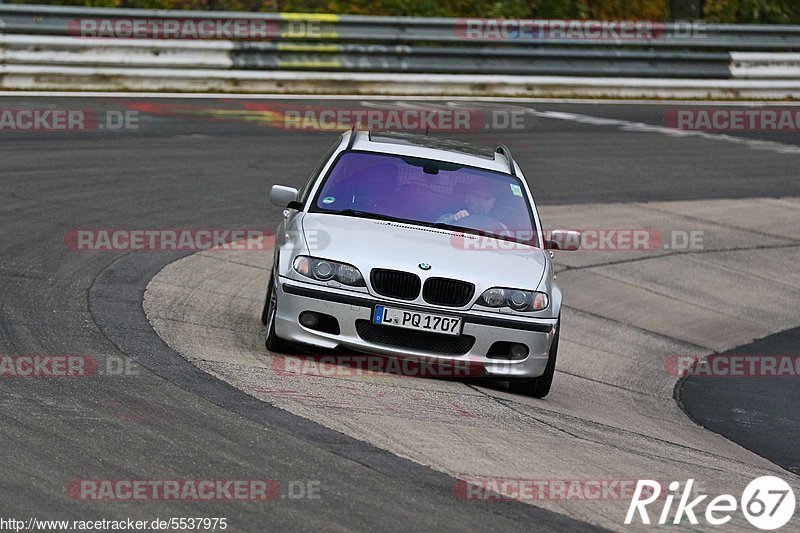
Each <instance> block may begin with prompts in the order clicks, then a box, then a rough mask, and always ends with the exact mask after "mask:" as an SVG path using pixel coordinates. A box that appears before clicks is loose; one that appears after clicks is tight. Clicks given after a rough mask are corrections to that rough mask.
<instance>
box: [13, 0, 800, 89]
mask: <svg viewBox="0 0 800 533" xmlns="http://www.w3.org/2000/svg"><path fill="white" fill-rule="evenodd" d="M494 22H495V24H497V21H494ZM514 22H515V21H511V23H512V24H513V23H514ZM645 22H646V21H645ZM134 23H136V24H141V26H138V28H139V29H140V30H141V28H145V29H147V28H150V29H151V30H152V28H154V27H155V28H160V30H157V31H156V34H155V37H158V38H142V39H137V38H118V37H120V35H122V36H124V37H128V36H131V35H137V33H136V32H133V31H130V32H129V35H128V34H125V31H122V32H119V31H117V34H115V38H97V37H96V35H104V34H105V33H104V32H107V31H108V28H112V29H116V30H119V28H127V29H128V30H131V29H132V28H133V24H134ZM491 23H492V21H491V20H488V21H487V20H477V19H475V20H466V19H463V20H462V19H444V18H429V19H428V18H413V17H368V16H344V15H343V16H337V15H328V14H320V15H316V14H294V13H241V12H237V13H230V12H208V11H202V12H201V11H164V10H139V9H107V8H80V7H60V6H38V5H17V4H2V3H0V86H3V87H10V86H13V85H14V84H16V85H20V86H25V87H28V88H30V87H36V86H39V85H41V86H47V87H58V88H70V87H74V86H75V84H76V81H75V80H77V79H79V77H80V76H81V75H82V74H81V73H84V74H83V75H86V76H92V82H93V83H94V85H93V86H103V83H102V80H103V79H104V78H108V80H109V81H108V82H107V85H108V86H109V87H113V88H126V87H128V86H130V85H131V83H132V82H130V81H125V82H120V83H117V80H116V77H124V79H125V80H135V81H136V83H134V84H133V85H135V86H136V87H142V86H148V85H147V83H144V82H141V80H156V79H157V80H159V81H158V83H155V82H153V85H152V86H153V87H161V88H163V87H165V86H169V84H168V83H167V82H166V81H165V80H168V79H171V78H172V79H175V80H176V84H175V87H177V88H180V87H181V86H182V84H186V83H188V82H186V80H189V79H191V80H192V81H191V87H192V88H193V89H194V90H196V89H197V86H198V83H199V82H198V73H199V72H200V71H202V72H204V73H206V74H205V75H207V73H208V72H212V71H227V74H220V76H219V77H220V79H222V78H224V79H225V80H226V82H225V83H227V84H229V85H231V86H233V87H236V86H237V83H238V82H237V80H255V79H259V80H263V79H267V78H270V80H269V84H272V85H265V86H268V87H270V88H272V87H278V88H280V87H281V83H282V82H281V81H279V80H277V78H279V77H283V78H285V79H289V78H288V77H287V76H288V75H289V74H291V73H292V72H297V73H299V74H304V71H305V72H308V71H312V72H319V73H322V72H330V73H348V72H350V73H354V74H355V73H362V74H363V75H364V76H369V75H372V74H375V75H377V74H405V75H411V74H419V75H423V74H436V75H452V76H461V77H462V79H460V80H459V81H458V82H457V83H459V84H462V85H463V84H466V83H468V82H469V81H468V79H467V80H465V79H464V78H463V77H468V76H473V77H475V80H476V81H475V83H474V84H473V85H472V86H473V87H476V90H478V91H480V90H482V89H480V87H481V84H483V85H484V86H491V87H494V89H492V90H493V91H496V90H497V87H498V83H506V84H508V83H514V84H516V85H515V86H516V87H517V88H516V89H514V90H515V91H516V92H515V94H519V93H520V91H522V92H524V89H523V88H521V85H520V84H518V83H517V81H519V80H521V79H522V77H529V78H530V79H531V80H534V79H535V78H536V77H550V78H554V77H555V78H557V79H556V80H555V81H554V80H553V79H551V80H550V81H548V82H547V83H550V84H551V85H552V84H555V86H556V87H563V86H568V85H569V83H570V81H569V80H570V79H571V78H575V79H578V78H581V77H582V79H583V80H584V81H583V82H581V83H583V84H584V85H585V86H594V84H593V83H591V79H592V78H620V79H622V78H625V79H631V80H634V81H635V80H653V82H654V83H656V84H658V83H661V82H660V81H659V80H661V81H666V80H675V81H676V82H679V83H678V85H679V86H685V87H686V88H687V90H688V89H689V88H690V87H691V84H692V81H691V80H706V81H710V80H725V79H745V80H746V79H754V80H755V79H759V80H795V79H797V80H800V53H797V52H800V26H763V25H761V26H743V25H722V24H716V25H712V24H702V23H694V24H690V23H666V24H664V23H648V24H650V26H649V30H650V31H649V33H648V32H645V33H644V34H643V35H644V36H642V37H640V36H637V37H636V38H629V39H623V38H590V37H584V38H581V37H580V36H578V37H575V36H574V35H573V36H572V37H575V38H569V39H564V38H555V37H559V35H562V34H563V32H562V34H559V33H558V32H550V33H548V32H544V34H543V33H542V32H539V33H538V34H537V33H536V32H532V31H529V32H520V33H519V38H513V37H514V33H513V27H512V31H511V32H510V33H509V34H504V35H505V36H506V37H507V36H508V35H511V37H512V38H500V39H497V38H495V37H497V34H492V35H488V34H487V35H488V37H487V38H467V37H466V35H467V34H466V33H465V32H466V31H467V29H468V28H469V27H470V26H469V25H470V24H477V25H478V26H481V25H484V26H485V27H489V25H490V24H491ZM516 23H517V24H519V25H522V24H523V23H529V24H539V25H540V26H537V27H538V28H541V27H544V28H548V26H547V25H548V24H562V25H563V24H565V22H564V21H516ZM581 23H582V24H585V25H591V24H592V21H581ZM596 23H597V24H603V23H605V24H608V21H596ZM170 24H172V26H173V30H174V26H175V25H176V24H177V25H178V27H180V28H181V29H186V27H193V28H198V27H201V26H202V25H205V26H206V27H210V28H212V30H211V31H209V32H206V33H204V34H202V35H200V36H198V35H194V36H195V37H201V38H194V39H192V38H171V39H164V38H161V37H165V36H169V35H175V32H173V33H172V34H169V33H168V32H166V31H163V30H164V28H166V27H167V26H168V25H170ZM237 24H238V25H239V26H237ZM226 25H227V26H226ZM237 27H238V28H239V30H241V29H242V28H243V30H242V31H239V30H236V28H237ZM104 28H105V29H104ZM254 28H255V29H257V30H258V31H254ZM518 29H519V28H518ZM95 30H99V31H95ZM237 31H238V32H239V33H237ZM93 32H94V33H93ZM142 33H144V35H145V36H151V34H149V33H148V32H147V31H143V32H142V31H140V32H139V34H142ZM471 37H474V36H471ZM484 37H486V36H484ZM270 72H274V73H281V76H271V75H270V74H269V73H270ZM262 73H263V75H262ZM284 73H285V74H286V75H287V76H284ZM492 76H494V77H495V78H492ZM509 76H515V77H517V81H513V82H511V81H509V80H511V78H508V77H509ZM215 77H216V75H215ZM362 77H363V76H362ZM478 77H482V78H481V79H480V81H478ZM499 77H505V79H506V81H505V82H496V80H497V79H499ZM300 78H302V80H303V81H302V83H303V84H305V85H303V87H304V89H303V90H308V89H307V87H308V86H309V85H310V84H311V82H310V81H309V79H308V76H305V75H304V76H300ZM300 78H298V79H300ZM320 79H321V78H320ZM364 79H365V80H366V79H368V78H364ZM65 80H66V81H65ZM98 80H100V81H98ZM681 80H685V82H686V83H685V84H684V83H683V81H681ZM295 81H297V80H295ZM143 83H144V84H143ZM265 83H266V82H265ZM365 83H367V82H365ZM398 83H400V82H398ZM439 83H444V82H443V81H440V82H439ZM454 83H456V82H454ZM526 83H527V82H526ZM576 83H577V82H576ZM37 84H39V85H37ZM681 84H683V85H681ZM606 85H608V84H606ZM673 85H674V84H673ZM695 85H696V86H698V85H697V84H696V83H695ZM739 85H741V84H739ZM739 85H736V86H731V87H736V88H735V89H730V90H739ZM636 86H641V87H648V86H649V85H648V84H644V85H642V84H641V83H639V82H636ZM665 86H666V85H665ZM761 86H763V84H762V85H761ZM704 87H705V85H704ZM743 87H746V85H744V86H743ZM778 87H779V89H777V90H779V91H783V90H785V89H784V88H785V87H788V86H787V85H785V84H783V85H778ZM559 90H560V89H559ZM703 91H705V89H702V90H699V92H697V93H692V94H700V95H703V94H711V92H703ZM791 91H794V89H791ZM726 94H727V93H726ZM787 94H789V93H787ZM790 94H791V95H794V94H795V93H794V92H791V93H790Z"/></svg>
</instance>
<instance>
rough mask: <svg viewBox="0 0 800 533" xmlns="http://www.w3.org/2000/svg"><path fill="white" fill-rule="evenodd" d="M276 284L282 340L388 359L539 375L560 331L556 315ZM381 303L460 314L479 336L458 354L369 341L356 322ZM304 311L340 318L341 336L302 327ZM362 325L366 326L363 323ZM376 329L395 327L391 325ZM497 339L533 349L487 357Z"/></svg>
mask: <svg viewBox="0 0 800 533" xmlns="http://www.w3.org/2000/svg"><path fill="white" fill-rule="evenodd" d="M277 285H278V287H277V289H278V308H277V310H276V314H275V333H276V334H277V335H278V336H279V337H280V338H282V339H285V340H288V341H293V342H298V343H303V344H307V345H311V346H317V347H320V348H328V349H333V348H336V347H338V346H341V347H344V348H349V349H352V350H357V351H360V352H369V353H376V354H380V355H385V356H389V357H399V358H402V357H408V356H411V357H416V358H424V359H428V360H437V361H442V362H452V363H456V364H468V365H470V366H473V365H475V366H479V367H482V369H483V373H482V375H483V376H484V377H496V378H534V377H538V376H541V375H542V374H543V373H544V370H545V366H546V365H547V360H548V357H549V351H550V344H551V343H552V341H553V337H554V335H555V327H556V322H557V319H536V320H531V319H522V320H520V319H513V318H510V317H504V316H497V314H489V313H480V312H473V311H468V312H452V311H448V310H447V309H444V308H440V307H434V306H431V307H425V308H420V307H419V306H416V305H408V304H406V303H402V302H397V301H392V300H390V299H377V298H374V297H373V296H371V295H368V294H358V293H355V292H353V291H342V290H337V289H330V288H328V287H320V286H319V285H314V284H310V283H303V282H299V281H297V280H291V279H288V278H279V281H278V284H277ZM376 304H387V305H391V306H393V307H400V308H408V309H412V310H419V311H423V312H430V313H438V314H444V315H456V316H461V317H463V318H464V325H463V330H462V335H469V336H472V337H474V338H475V342H474V343H473V344H472V346H471V347H470V348H469V350H468V351H467V352H466V353H463V354H459V355H453V354H443V353H435V352H431V351H422V350H415V349H411V348H406V347H399V346H394V345H391V344H387V343H383V342H371V341H368V340H365V339H364V338H363V337H362V336H361V335H359V332H358V330H357V326H356V321H366V322H370V321H371V319H372V310H373V307H374V306H375V305H376ZM304 311H314V312H317V313H324V314H327V315H332V316H334V317H335V318H336V319H337V320H338V322H339V328H340V332H339V334H338V335H336V334H332V333H325V332H322V331H317V330H314V329H310V328H307V327H305V326H303V325H302V324H300V321H299V316H300V314H301V313H302V312H304ZM360 324H361V326H362V327H363V326H364V322H360ZM377 327H379V328H387V329H389V328H391V326H377ZM391 329H392V330H394V329H395V328H391ZM496 341H506V342H513V343H520V344H525V345H526V346H527V347H528V356H527V357H526V358H524V359H519V360H507V359H493V358H489V357H487V353H488V352H489V348H490V347H491V345H492V344H493V343H494V342H496Z"/></svg>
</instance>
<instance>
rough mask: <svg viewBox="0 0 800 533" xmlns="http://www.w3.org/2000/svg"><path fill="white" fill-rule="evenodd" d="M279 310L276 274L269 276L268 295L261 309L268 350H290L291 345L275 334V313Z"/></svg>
mask: <svg viewBox="0 0 800 533" xmlns="http://www.w3.org/2000/svg"><path fill="white" fill-rule="evenodd" d="M277 311H278V295H277V293H276V292H275V274H272V275H271V276H270V277H269V286H268V287H267V297H266V300H265V301H264V309H263V310H262V311H261V322H263V323H264V325H265V326H267V342H266V346H267V350H269V351H270V352H284V353H287V352H289V351H290V348H291V345H290V344H289V343H288V342H286V341H285V340H283V339H281V338H280V337H278V336H277V335H276V334H275V314H276V313H277Z"/></svg>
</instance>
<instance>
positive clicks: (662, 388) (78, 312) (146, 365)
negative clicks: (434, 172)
mask: <svg viewBox="0 0 800 533" xmlns="http://www.w3.org/2000/svg"><path fill="white" fill-rule="evenodd" d="M0 98H2V100H0V104H2V106H0V107H2V108H3V109H6V108H12V109H29V110H30V109H38V110H42V109H48V110H55V109H61V110H64V109H68V110H82V111H83V112H84V113H85V115H86V116H97V117H101V120H100V123H104V124H108V122H104V120H103V119H102V117H106V120H107V117H108V115H107V112H108V111H111V112H112V113H113V114H114V116H115V117H116V116H119V114H120V113H122V114H124V113H125V112H134V113H135V114H134V115H129V116H131V117H132V116H135V117H136V118H135V127H128V128H120V129H113V130H112V129H109V128H108V127H105V128H102V129H100V128H89V129H88V130H81V131H41V130H40V131H7V130H6V131H0V161H2V166H0V172H2V193H3V194H2V198H3V199H4V202H3V206H2V209H3V212H2V218H1V219H0V225H1V226H2V231H0V251H2V254H1V255H0V293H2V300H0V326H1V327H0V355H21V354H40V355H54V354H76V355H81V356H86V357H89V358H93V359H96V361H97V365H98V371H97V372H94V373H93V374H92V375H91V376H87V377H69V378H25V377H4V378H3V379H2V380H0V387H2V394H1V395H0V398H1V399H2V402H3V409H2V413H3V416H2V418H0V434H2V435H3V437H4V440H5V442H4V449H5V458H6V460H5V461H4V465H3V472H2V473H3V475H2V480H1V481H0V487H2V493H1V494H2V499H0V515H1V516H3V517H16V518H25V519H27V518H28V517H37V518H52V519H70V520H72V519H74V520H86V519H99V518H109V519H110V518H117V519H119V518H127V517H131V518H134V519H141V520H153V519H155V518H161V519H167V520H168V519H169V518H171V517H185V516H190V515H192V516H202V517H226V518H227V520H228V523H229V525H230V527H229V529H230V530H233V531H263V530H265V529H267V528H272V527H276V528H278V527H280V528H286V529H290V530H299V529H310V528H319V529H323V530H367V529H381V530H421V529H428V528H434V527H435V528H437V529H443V530H486V529H497V530H518V529H519V528H520V527H533V526H535V527H537V528H541V529H545V530H581V531H583V530H587V529H590V528H592V527H595V528H609V529H617V530H619V529H623V527H624V526H623V524H622V520H623V518H624V514H625V510H626V509H627V503H628V502H627V500H626V501H611V502H585V501H572V500H570V501H533V502H516V501H503V502H499V501H484V502H474V501H462V500H461V499H459V498H458V497H457V494H456V492H457V491H455V490H454V487H457V486H458V481H457V480H458V479H460V478H463V477H469V476H494V477H498V478H512V477H518V478H526V479H544V478H547V479H561V480H565V479H583V480H587V479H639V478H643V477H645V476H652V477H653V479H663V480H672V479H677V480H685V479H687V478H689V477H696V478H697V479H700V480H703V481H704V482H705V485H706V487H707V488H708V489H709V490H710V491H716V493H719V490H729V491H731V492H732V493H734V494H736V493H737V491H738V492H741V490H742V488H743V487H744V485H745V484H746V481H747V480H748V479H752V478H754V477H756V476H758V475H765V474H773V475H778V476H781V477H782V478H783V479H785V480H787V481H788V482H789V483H790V484H791V485H792V486H793V487H794V488H795V492H797V488H798V487H800V478H798V477H797V474H798V473H799V471H798V464H800V456H798V451H797V444H796V443H797V440H796V438H797V435H798V430H797V428H798V427H800V415H798V411H800V410H798V409H797V401H796V398H797V396H796V395H797V392H796V391H797V390H800V389H798V387H797V385H798V378H797V377H783V378H780V380H779V381H780V382H779V384H778V385H777V386H772V385H771V382H770V381H769V380H766V381H765V380H763V379H761V380H750V379H741V380H738V381H737V382H736V386H735V387H731V386H730V385H729V384H728V383H727V382H726V381H730V380H725V379H706V378H703V379H700V378H698V379H687V380H685V381H681V382H680V385H679V387H678V389H677V391H676V390H675V384H676V383H677V382H678V379H677V377H675V376H672V375H670V374H669V373H668V372H667V371H666V370H665V368H666V367H665V360H666V358H667V357H669V356H670V355H674V354H690V355H698V356H700V355H707V354H709V353H729V354H735V353H767V354H783V355H797V349H798V336H797V333H796V329H795V330H794V331H791V330H792V329H793V328H797V327H798V326H800V309H798V306H797V302H798V301H800V291H798V286H800V278H799V277H798V271H797V264H798V260H800V253H799V252H798V245H799V244H800V200H798V198H797V197H798V196H800V187H799V186H798V183H797V170H796V169H797V168H798V167H799V166H800V142H798V136H797V132H796V131H794V132H792V131H786V132H779V133H768V132H749V133H737V132H725V133H719V134H717V133H698V132H675V131H673V130H669V129H667V128H665V127H664V117H665V113H668V112H669V111H670V110H672V109H674V106H668V105H661V104H647V105H642V104H615V103H604V104H597V103H548V102H535V103H523V102H517V103H511V104H510V103H504V102H501V103H496V104H491V103H488V102H481V103H474V104H470V103H468V102H463V101H454V102H455V104H452V105H456V106H462V107H468V108H469V107H470V106H473V107H474V108H477V109H480V110H481V112H484V113H492V112H497V113H501V114H508V113H518V114H519V116H521V117H523V122H524V127H522V128H519V129H492V128H483V127H481V128H477V127H476V128H475V129H473V130H470V131H460V132H453V133H449V134H448V133H446V132H445V133H438V132H434V133H433V134H434V135H440V134H441V135H449V136H453V137H456V138H461V139H465V140H470V141H472V142H476V143H479V144H485V145H490V146H491V145H495V144H498V143H500V142H502V143H505V144H507V145H508V146H509V147H510V148H511V149H512V151H513V152H514V155H515V158H516V159H517V161H518V162H519V164H520V165H521V166H522V167H523V169H525V170H526V173H527V175H528V178H529V180H530V181H531V184H532V188H533V190H534V195H535V196H536V199H537V201H538V202H539V204H540V205H542V206H544V208H543V210H542V211H543V213H542V218H543V220H544V223H545V224H546V225H547V226H548V227H551V228H552V227H555V226H556V225H562V226H567V227H576V228H658V229H659V230H660V231H661V232H662V234H664V235H666V233H664V232H669V231H672V230H680V231H695V230H698V231H702V232H703V235H704V241H703V242H704V247H703V249H702V250H694V251H692V250H686V251H681V250H678V251H675V250H665V249H661V250H658V251H655V252H653V253H647V252H644V253H642V252H621V251H617V250H605V251H587V252H585V253H577V254H573V255H571V256H567V255H562V254H559V255H557V257H556V262H557V263H559V264H560V265H561V268H562V270H561V272H560V273H559V278H558V282H559V283H560V284H561V286H562V288H564V292H565V300H564V301H565V306H566V308H565V331H564V337H563V339H562V340H563V341H564V344H565V347H564V348H563V350H564V354H563V355H560V356H559V357H560V359H559V370H560V371H561V372H559V373H558V374H557V375H556V384H555V386H554V389H553V392H551V395H550V396H548V397H547V398H546V399H545V400H533V399H530V398H522V397H517V396H515V395H513V394H511V393H509V392H508V391H507V390H505V389H504V388H503V386H502V384H474V383H460V382H454V381H439V380H423V379H419V380H411V381H409V380H408V379H402V380H400V381H402V382H401V383H398V382H397V381H396V380H393V379H392V377H391V376H383V377H382V376H378V377H374V379H372V380H371V381H369V380H368V381H365V380H352V379H351V380H349V381H348V383H346V384H343V383H341V382H339V383H332V382H337V381H339V380H324V379H323V380H320V379H318V380H314V379H306V378H302V377H298V378H296V379H295V378H293V377H292V376H288V377H286V376H283V377H284V378H285V379H284V380H283V381H281V380H279V379H277V378H279V377H281V376H278V375H276V374H275V373H274V372H273V373H272V374H270V373H269V372H268V370H269V369H270V368H273V369H274V361H275V360H281V357H282V356H280V355H271V354H267V353H265V350H264V347H263V333H262V331H261V329H262V328H261V327H260V322H259V320H258V312H259V311H260V305H261V303H263V296H264V294H263V291H264V288H265V285H266V278H265V275H266V272H267V271H268V268H269V262H270V261H271V254H269V253H256V252H241V253H238V252H237V253H223V252H201V253H198V254H188V255H187V254H186V253H174V252H173V253H165V252H151V251H148V252H124V251H80V250H75V249H71V247H70V238H69V235H70V231H71V230H75V229H81V228H83V229H105V228H126V229H140V228H146V229H157V228H169V229H175V228H263V229H269V228H273V227H274V226H275V225H277V223H278V221H279V219H280V216H281V214H280V211H281V210H280V209H278V208H276V207H274V206H271V205H270V204H269V203H268V201H267V191H268V190H269V187H270V186H271V185H272V184H275V183H281V184H287V185H293V186H300V185H301V184H302V183H303V182H304V181H305V178H306V176H307V175H308V173H309V172H310V171H311V169H312V168H313V167H314V165H315V164H316V162H317V160H318V158H319V156H320V155H321V154H322V153H323V152H324V151H325V150H326V149H327V148H328V147H329V146H330V145H331V144H332V143H333V141H334V140H335V138H336V135H338V133H337V132H320V131H310V130H308V131H298V130H294V129H287V127H286V123H285V122H284V121H283V118H281V117H283V116H284V115H282V114H281V113H285V111H286V110H287V109H304V108H313V109H317V110H319V109H325V108H331V107H332V108H342V107H353V106H365V105H366V107H370V106H378V105H384V106H385V105H387V104H388V105H399V104H398V103H397V101H396V100H381V101H368V102H367V103H366V104H364V100H365V99H357V100H331V101H326V100H303V99H293V100H270V99H262V100H257V99H247V100H241V99H235V98H228V99H211V98H208V99H204V98H200V99H167V98H160V99H141V98H139V99H137V98H136V97H134V96H130V97H124V98H111V97H96V98H66V97H58V98H56V97H37V98H33V97H11V96H3V97H0ZM413 105H427V106H430V105H437V106H447V105H448V104H446V103H445V102H435V101H425V102H421V103H417V104H413ZM684 107H687V108H691V107H704V106H703V104H696V105H694V106H684ZM503 116H506V115H503ZM128 125H129V126H132V123H130V122H129V124H128ZM683 252H685V253H683ZM748 289H751V290H752V291H753V292H754V293H755V294H741V292H746V291H747V290H748ZM145 291H147V292H146V293H145ZM759 296H763V298H759ZM143 300H144V305H143ZM781 332H786V333H781ZM768 336H772V337H768ZM764 337H767V339H766V340H764V341H761V342H762V343H763V344H761V345H759V344H758V343H755V344H753V345H751V343H752V342H753V341H754V340H756V339H760V338H764ZM126 365H127V366H126ZM120 369H122V370H120ZM323 381H327V383H323ZM336 385H346V386H345V387H342V386H339V387H337V386H336ZM287 390H288V391H289V394H287V393H286V391H287ZM276 391H279V392H280V393H278V392H276ZM343 391H344V392H343ZM297 394H300V395H301V396H300V397H298V396H297ZM309 395H311V396H309ZM674 395H677V397H678V398H679V400H680V405H679V404H678V402H676V401H675V399H674V398H673V396H674ZM309 397H312V400H313V401H308V398H309ZM445 397H446V398H447V399H448V400H447V401H448V402H449V403H448V407H447V408H441V406H442V405H443V403H442V398H445ZM378 398H387V399H389V400H391V401H396V402H398V403H397V404H399V403H402V402H412V404H411V405H412V406H415V407H413V408H412V409H405V410H403V409H396V408H392V409H388V408H387V406H388V405H389V404H388V403H387V402H386V401H379V400H377V399H378ZM329 400H336V401H337V402H338V403H337V405H343V407H342V408H339V409H330V404H329V403H328V401H329ZM413 402H416V403H413ZM397 404H394V405H397ZM681 407H683V408H684V409H686V410H687V411H688V413H689V415H690V416H691V418H690V417H689V416H687V415H686V414H684V413H683V411H681ZM420 411H424V412H425V413H426V416H424V417H420V416H418V413H419V412H420ZM693 420H694V421H693ZM695 422H698V423H699V424H702V425H704V426H706V427H708V428H709V429H710V430H713V431H717V432H720V433H722V434H723V435H724V436H725V437H727V439H730V440H726V439H725V438H723V437H721V436H719V435H717V434H715V433H713V432H712V431H709V430H707V429H703V428H702V427H700V425H698V424H696V423H695ZM415 432H416V433H415ZM731 441H733V442H731ZM736 443H738V444H736ZM740 445H741V446H744V448H742V447H740ZM759 455H760V456H759ZM769 461H772V463H770V462H769ZM791 472H793V473H791ZM119 479H130V480H143V479H146V480H173V479H193V480H199V479H207V480H219V479H227V480H237V479H241V480H253V479H258V480H261V479H265V480H275V482H276V483H277V485H278V486H279V489H280V497H277V498H276V499H274V500H270V501H249V502H248V501H210V502H209V501H204V502H185V501H183V502H180V501H178V502H175V501H165V500H155V501H134V502H120V501H98V500H90V499H81V498H80V497H76V494H75V491H74V490H72V489H71V488H74V484H75V482H76V480H119ZM297 487H304V490H305V491H306V492H307V493H308V492H311V490H312V489H311V487H315V489H314V490H318V496H319V497H311V498H309V497H297V498H296V499H295V498H292V497H291V496H290V495H291V494H295V495H297V494H298V493H297ZM718 489H719V490H718ZM730 526H736V527H738V528H740V529H743V530H746V529H747V526H748V524H747V523H746V522H744V521H743V519H741V517H740V518H739V519H735V520H734V523H732V524H730ZM798 527H799V526H798V522H797V519H796V518H795V519H794V521H793V522H791V523H790V524H789V525H788V526H787V529H798Z"/></svg>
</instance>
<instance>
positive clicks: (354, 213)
mask: <svg viewBox="0 0 800 533" xmlns="http://www.w3.org/2000/svg"><path fill="white" fill-rule="evenodd" d="M330 214H331V215H345V216H349V217H359V218H370V219H373V220H386V221H389V222H402V223H403V224H418V222H414V221H413V220H406V219H405V218H398V217H391V216H389V215H381V214H378V213H372V212H370V211H359V210H358V209H342V210H341V211H332V212H330Z"/></svg>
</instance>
